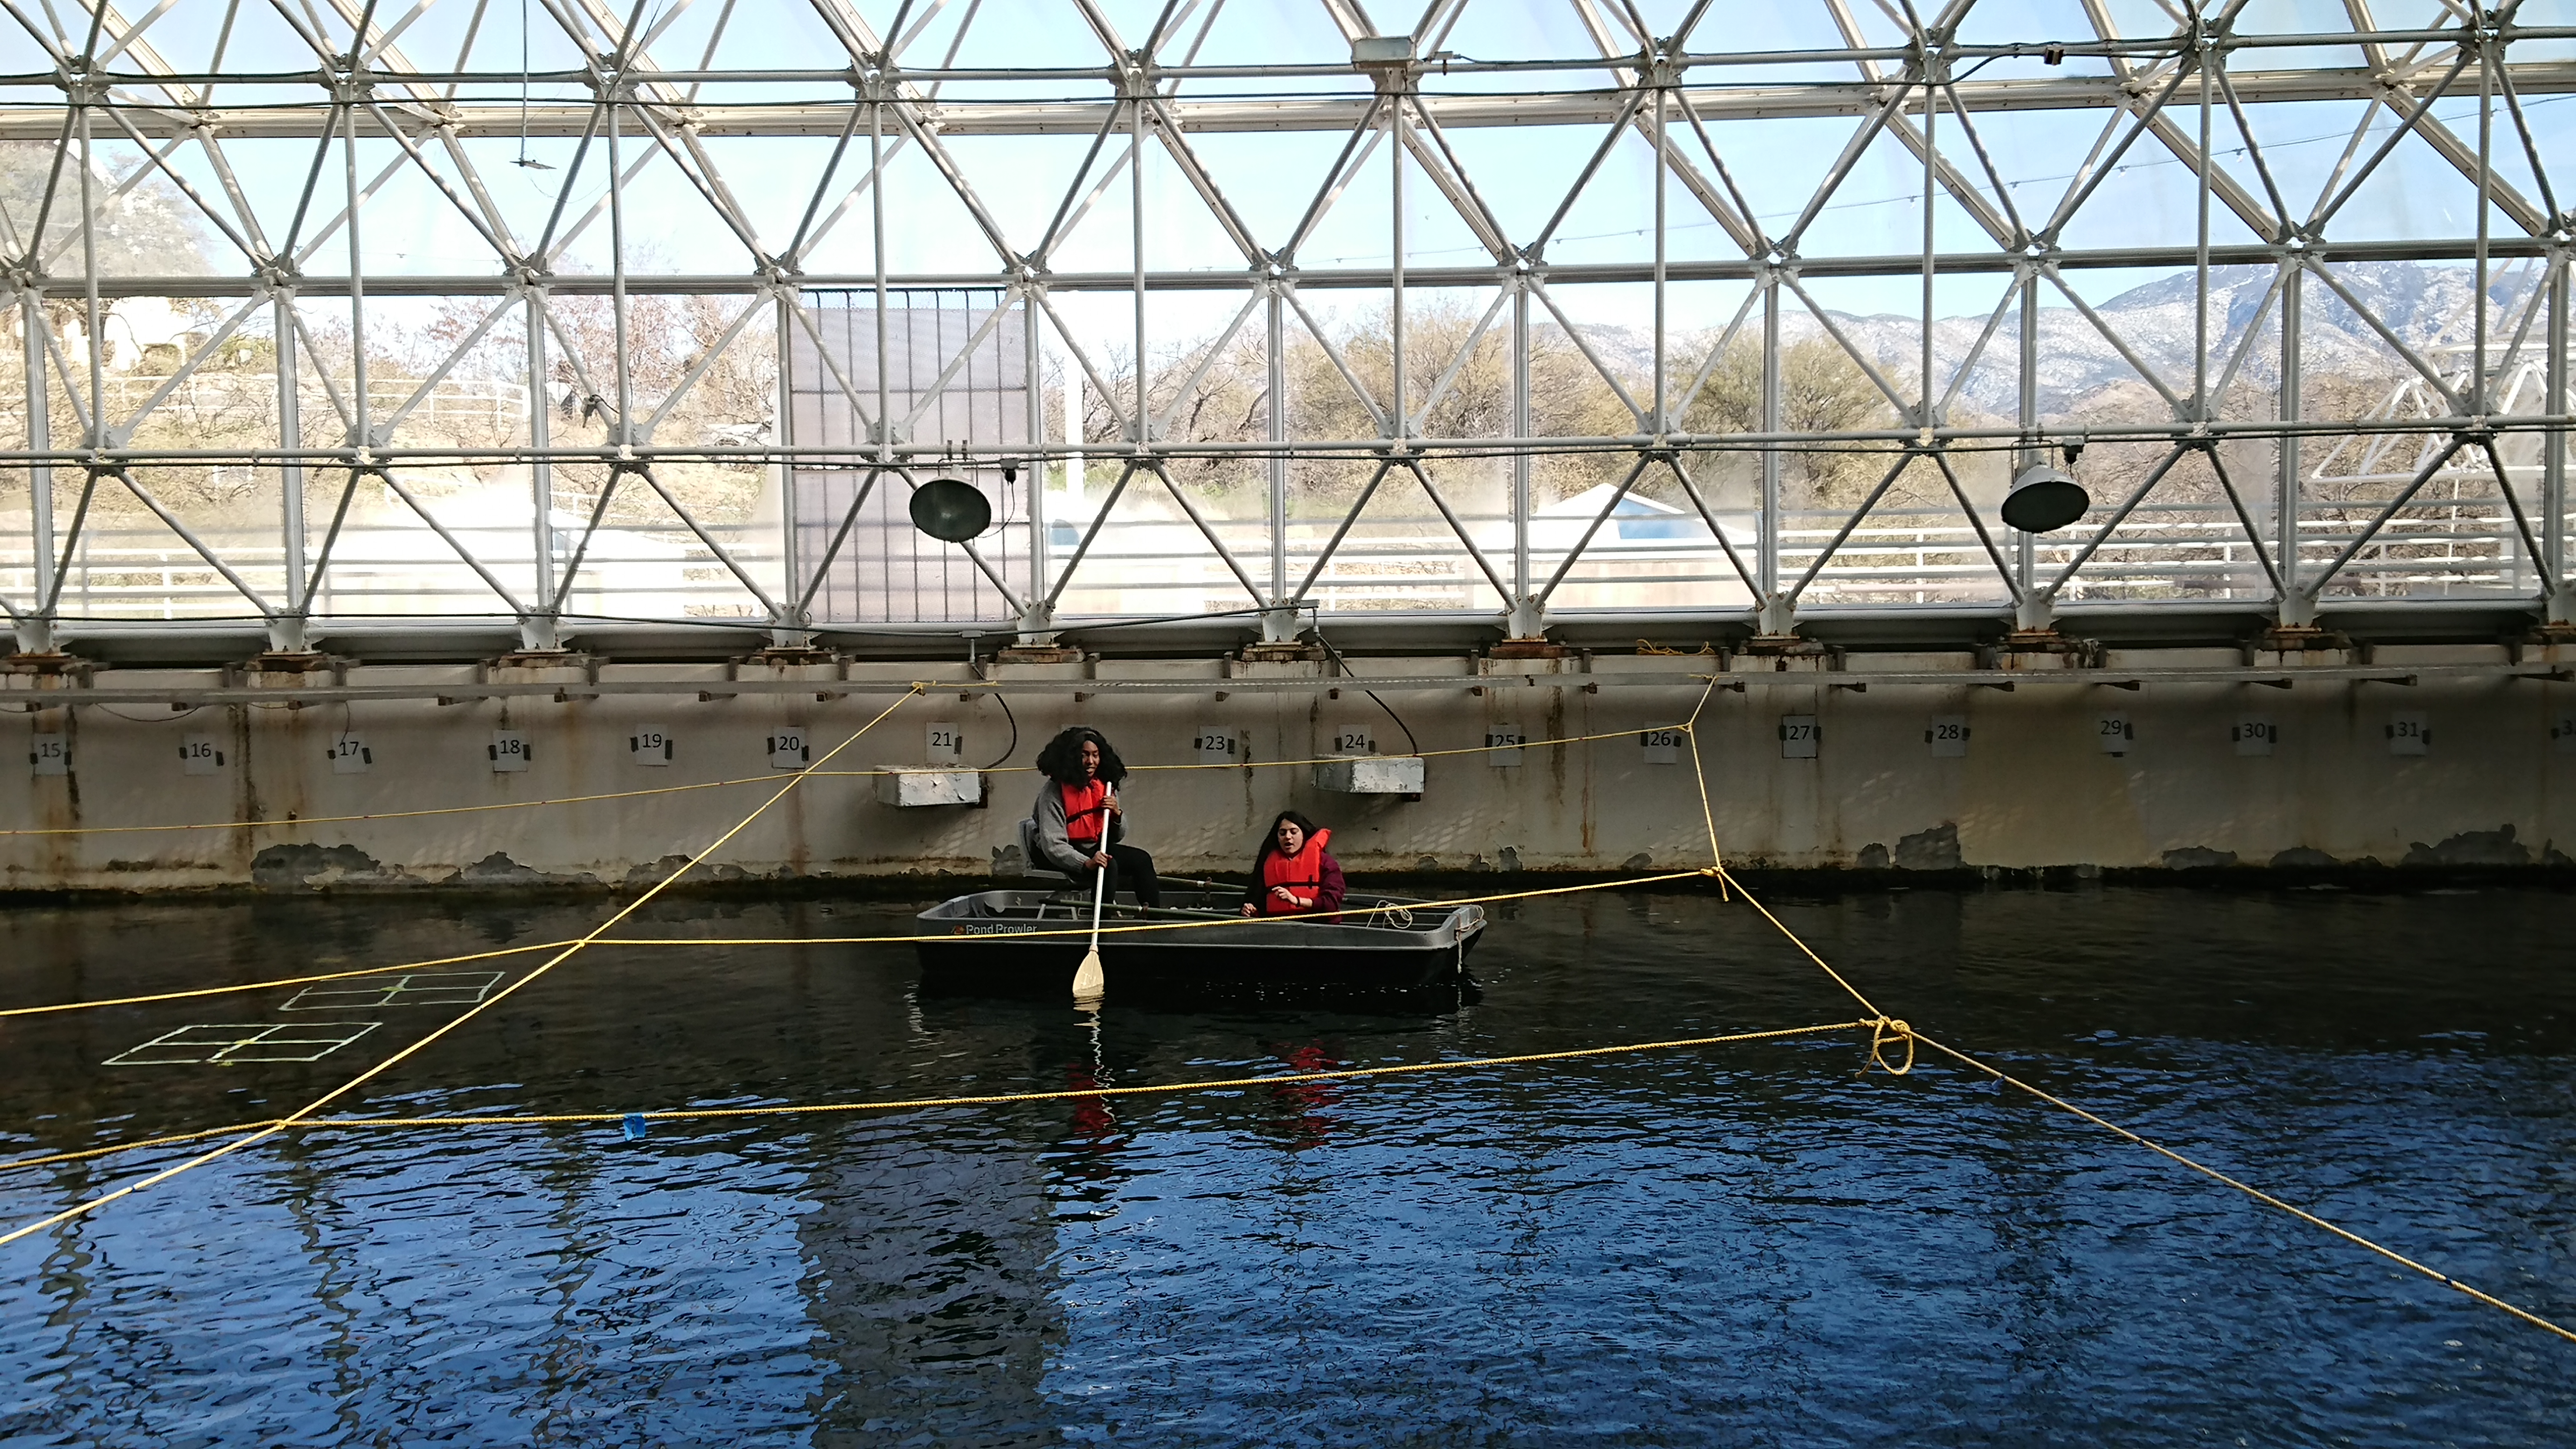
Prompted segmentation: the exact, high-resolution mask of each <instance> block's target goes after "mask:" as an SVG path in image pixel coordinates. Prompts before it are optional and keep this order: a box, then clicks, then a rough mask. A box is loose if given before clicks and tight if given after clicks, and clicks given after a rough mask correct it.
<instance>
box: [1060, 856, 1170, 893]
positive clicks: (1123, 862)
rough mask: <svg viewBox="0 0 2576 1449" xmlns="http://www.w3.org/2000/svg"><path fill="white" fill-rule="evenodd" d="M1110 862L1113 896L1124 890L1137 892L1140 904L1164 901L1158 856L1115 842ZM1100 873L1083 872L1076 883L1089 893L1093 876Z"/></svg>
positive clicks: (1076, 877) (1075, 880)
mask: <svg viewBox="0 0 2576 1449" xmlns="http://www.w3.org/2000/svg"><path fill="white" fill-rule="evenodd" d="M1109 862H1110V864H1109V890H1108V896H1109V899H1111V900H1116V899H1117V898H1118V893H1119V892H1120V891H1134V892H1135V893H1136V903H1137V904H1138V905H1142V906H1159V905H1161V904H1162V903H1163V883H1162V882H1161V881H1160V880H1157V879H1155V876H1154V857H1152V856H1150V855H1147V854H1146V853H1145V852H1143V851H1141V850H1138V849H1137V848H1136V847H1134V846H1132V845H1113V846H1111V847H1109ZM1098 874H1099V872H1098V871H1097V870H1086V871H1083V872H1082V873H1081V874H1079V875H1077V876H1075V877H1074V879H1073V883H1074V884H1075V885H1076V886H1079V887H1080V888H1081V889H1082V890H1083V892H1084V893H1085V894H1089V893H1090V890H1091V878H1092V877H1093V876H1095V875H1098Z"/></svg>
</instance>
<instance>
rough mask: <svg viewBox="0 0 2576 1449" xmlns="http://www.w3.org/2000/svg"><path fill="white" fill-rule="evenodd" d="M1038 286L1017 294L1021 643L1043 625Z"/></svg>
mask: <svg viewBox="0 0 2576 1449" xmlns="http://www.w3.org/2000/svg"><path fill="white" fill-rule="evenodd" d="M1038 285H1039V284H1038V283H1037V282H1036V281H1035V280H1034V279H1032V280H1030V281H1029V282H1028V283H1027V284H1026V287H1025V288H1024V289H1023V290H1022V291H1021V293H1020V332H1021V338H1020V344H1021V364H1020V365H1021V367H1022V369H1023V372H1024V375H1025V376H1026V377H1027V378H1028V398H1029V425H1028V430H1027V432H1028V440H1029V456H1028V482H1027V485H1026V486H1027V490H1028V491H1027V493H1026V495H1025V496H1026V498H1027V501H1028V511H1029V587H1028V592H1027V594H1025V595H1024V596H1023V597H1025V598H1027V600H1028V601H1029V603H1028V607H1027V608H1025V609H1023V610H1021V611H1020V632H1021V634H1022V636H1023V638H1022V642H1026V640H1027V636H1029V635H1031V634H1033V633H1034V632H1035V631H1037V630H1041V629H1044V628H1045V627H1046V593H1047V520H1046V447H1047V426H1046V382H1045V377H1046V374H1045V372H1044V368H1045V365H1046V354H1045V351H1044V349H1043V348H1041V347H1040V346H1039V337H1038V316H1039V313H1038V294H1037V291H1036V290H1035V289H1036V288H1037V286H1038ZM1068 421H1070V419H1068Z"/></svg>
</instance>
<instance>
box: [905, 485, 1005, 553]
mask: <svg viewBox="0 0 2576 1449" xmlns="http://www.w3.org/2000/svg"><path fill="white" fill-rule="evenodd" d="M912 526H913V527H915V528H917V529H920V530H921V531H922V532H924V533H926V534H929V535H930V536H931V537H932V538H935V539H938V540H939V541H941V542H942V543H964V542H966V541H967V540H969V539H972V538H975V537H978V536H980V535H981V534H982V533H983V532H984V530H985V529H988V528H990V527H992V526H993V500H991V499H989V498H987V497H985V496H984V490H983V489H981V488H978V487H976V486H975V485H974V484H972V483H969V482H966V481H965V480H964V479H962V478H933V479H931V480H930V481H929V482H927V483H924V484H922V485H921V486H920V487H918V488H915V489H914V490H912Z"/></svg>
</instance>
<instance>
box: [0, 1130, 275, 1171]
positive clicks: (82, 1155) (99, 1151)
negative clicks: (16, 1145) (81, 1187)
mask: <svg viewBox="0 0 2576 1449" xmlns="http://www.w3.org/2000/svg"><path fill="white" fill-rule="evenodd" d="M285 1120H286V1119H285V1118H283V1117H271V1118H269V1119H267V1120H266V1121H262V1122H243V1123H239V1124H237V1125H234V1126H231V1127H208V1128H206V1129H205V1130H203V1131H200V1132H180V1133H175V1134H173V1135H171V1136H168V1137H146V1138H144V1139H143V1140H142V1141H140V1142H116V1143H110V1144H109V1145H107V1146H105V1147H84V1148H82V1149H81V1150H80V1151H78V1152H56V1153H51V1154H49V1155H47V1156H44V1157H21V1158H18V1159H17V1160H16V1161H13V1162H0V1172H7V1171H9V1170H11V1169H13V1168H20V1167H50V1166H52V1165H53V1164H55V1163H57V1162H85V1161H87V1160H89V1159H90V1158H93V1157H113V1156H115V1155H116V1154H118V1153H120V1152H141V1151H143V1150H145V1149H146V1148H151V1147H168V1146H171V1145H173V1144H175V1143H180V1142H202V1141H204V1140H205V1139H207V1138H209V1137H230V1136H232V1135H233V1134H234V1133H237V1132H256V1131H258V1130H259V1129H261V1128H262V1127H275V1126H277V1125H278V1124H279V1123H281V1122H283V1121H285Z"/></svg>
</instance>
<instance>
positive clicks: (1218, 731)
mask: <svg viewBox="0 0 2576 1449" xmlns="http://www.w3.org/2000/svg"><path fill="white" fill-rule="evenodd" d="M1190 750H1191V752H1192V753H1193V754H1195V755H1197V756H1198V757H1199V763H1200V764H1202V765H1233V764H1240V763H1241V762H1242V760H1243V740H1242V739H1241V738H1240V737H1239V736H1237V735H1236V734H1235V732H1234V731H1233V730H1232V729H1231V728H1229V727H1228V726H1225V725H1200V726H1199V727H1198V732H1197V733H1195V734H1193V735H1191V736H1190Z"/></svg>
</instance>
